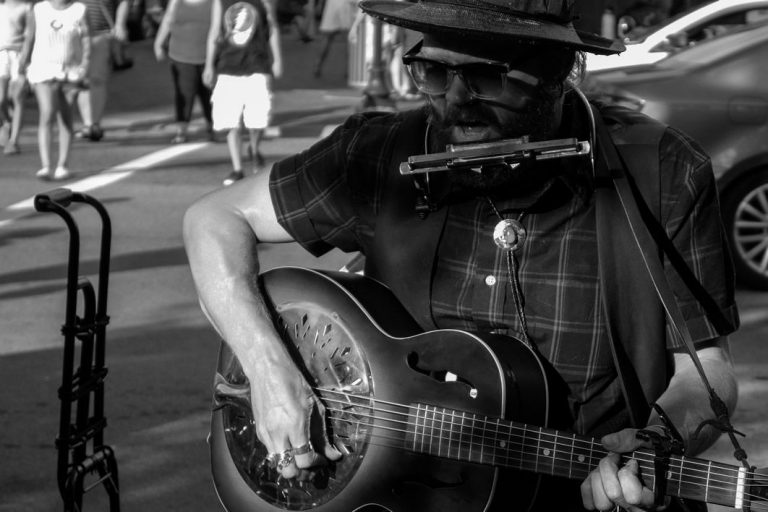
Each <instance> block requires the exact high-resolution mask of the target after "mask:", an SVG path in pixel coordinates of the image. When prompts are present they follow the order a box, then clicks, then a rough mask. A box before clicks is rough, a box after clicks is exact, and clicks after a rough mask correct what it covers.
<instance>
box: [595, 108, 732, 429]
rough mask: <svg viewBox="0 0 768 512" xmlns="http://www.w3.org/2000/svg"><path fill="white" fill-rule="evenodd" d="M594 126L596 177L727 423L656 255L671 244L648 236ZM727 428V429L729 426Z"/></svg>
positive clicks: (618, 162)
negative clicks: (610, 194)
mask: <svg viewBox="0 0 768 512" xmlns="http://www.w3.org/2000/svg"><path fill="white" fill-rule="evenodd" d="M595 125H596V130H597V133H598V135H599V137H598V138H599V140H600V141H601V142H602V144H599V145H598V155H597V159H596V165H598V166H601V167H602V166H605V167H603V169H601V170H598V169H597V168H596V174H597V175H598V176H600V177H602V178H605V177H607V178H609V179H610V181H611V182H612V184H613V187H614V189H615V190H616V193H617V195H618V199H619V203H620V204H621V208H622V210H623V212H624V214H625V217H626V220H627V221H628V224H629V228H630V231H631V233H632V238H633V239H634V241H635V245H636V246H637V248H638V249H639V251H640V256H641V259H642V262H643V264H644V265H645V268H646V270H647V273H648V276H649V277H650V279H651V282H652V284H653V288H654V289H655V292H656V294H657V295H658V298H659V300H660V302H661V305H662V307H663V309H664V312H665V314H666V316H667V319H668V325H669V326H670V328H671V330H672V332H673V333H674V335H675V336H677V337H678V338H680V339H681V340H682V341H683V343H684V345H685V347H686V349H687V351H688V354H689V355H690V357H691V359H692V361H693V363H694V365H695V367H696V370H697V371H698V372H699V376H700V377H701V380H702V382H703V383H704V386H705V388H706V390H707V392H708V394H709V396H710V403H711V404H712V407H713V410H714V411H715V414H716V415H717V417H718V419H719V420H721V421H722V420H723V419H724V420H727V414H728V413H727V408H725V407H724V405H723V402H722V400H721V399H720V398H719V397H718V396H717V394H716V393H715V391H714V389H713V388H712V386H711V385H710V383H709V380H708V379H707V376H706V374H705V373H704V369H703V367H702V365H701V361H700V360H699V357H698V356H697V355H696V348H695V347H694V345H693V341H692V339H691V334H690V332H689V330H688V326H687V324H686V322H685V318H684V317H683V314H682V311H681V310H680V307H679V306H678V304H677V300H676V299H675V296H674V294H673V292H672V289H671V287H670V285H669V282H668V281H667V279H666V275H665V274H664V269H663V266H662V262H661V261H660V259H659V254H658V252H657V251H658V248H659V246H660V245H661V246H662V247H664V246H667V247H668V246H669V244H671V242H669V244H665V243H661V244H660V243H659V242H658V241H657V240H656V239H654V235H653V234H651V231H650V230H649V228H648V226H647V224H646V222H645V221H644V219H643V216H642V213H641V211H640V208H639V206H638V199H637V196H636V194H638V191H637V190H636V186H635V184H634V183H633V182H632V178H631V176H629V174H628V173H627V171H626V166H625V164H624V162H623V160H622V158H621V155H620V154H619V152H618V151H617V149H616V147H615V146H614V144H613V143H612V142H611V137H610V134H609V133H608V130H607V128H606V126H605V124H604V123H603V122H602V119H600V116H599V115H597V116H595ZM657 236H658V234H657ZM709 313H711V311H708V314H709ZM716 321H717V320H716ZM727 425H728V426H730V423H728V424H727Z"/></svg>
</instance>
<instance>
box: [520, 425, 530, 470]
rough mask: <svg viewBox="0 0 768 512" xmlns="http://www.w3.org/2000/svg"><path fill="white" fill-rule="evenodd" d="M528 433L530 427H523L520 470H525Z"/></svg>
mask: <svg viewBox="0 0 768 512" xmlns="http://www.w3.org/2000/svg"><path fill="white" fill-rule="evenodd" d="M527 433H528V425H523V440H522V441H521V443H520V469H523V462H525V447H526V444H527V443H526V442H525V436H526V434H527Z"/></svg>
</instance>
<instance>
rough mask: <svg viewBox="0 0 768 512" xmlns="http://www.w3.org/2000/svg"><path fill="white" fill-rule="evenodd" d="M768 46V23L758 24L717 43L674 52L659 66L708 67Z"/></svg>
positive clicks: (678, 67)
mask: <svg viewBox="0 0 768 512" xmlns="http://www.w3.org/2000/svg"><path fill="white" fill-rule="evenodd" d="M766 44H768V23H763V24H758V25H756V26H755V27H754V28H753V27H749V28H746V29H744V30H740V31H738V30H737V31H735V32H734V33H733V34H728V35H726V36H725V37H723V38H722V39H718V40H717V41H713V40H709V39H707V40H702V41H700V42H699V43H698V44H692V45H690V46H688V47H687V48H686V49H684V50H682V51H679V52H674V53H672V54H671V55H670V56H669V57H667V58H666V59H664V60H662V61H660V62H659V63H658V64H657V67H658V68H659V69H669V70H675V69H682V68H684V67H687V66H691V65H707V64H709V63H712V62H716V61H719V60H723V59H727V58H729V57H730V56H732V55H734V54H737V53H744V52H750V51H751V50H750V48H752V47H754V46H763V47H764V46H765V45H766Z"/></svg>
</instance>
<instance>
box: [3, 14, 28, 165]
mask: <svg viewBox="0 0 768 512" xmlns="http://www.w3.org/2000/svg"><path fill="white" fill-rule="evenodd" d="M31 17H32V4H31V3H28V2H26V1H25V0H5V2H0V145H3V146H4V147H5V148H4V150H3V154H5V155H14V154H16V153H18V152H19V132H20V131H21V122H22V120H23V118H24V93H25V92H26V85H27V80H26V77H25V76H24V75H23V74H21V73H20V72H19V71H20V67H21V61H20V57H21V49H22V46H23V44H24V38H25V36H26V34H27V30H29V29H30V18H31Z"/></svg>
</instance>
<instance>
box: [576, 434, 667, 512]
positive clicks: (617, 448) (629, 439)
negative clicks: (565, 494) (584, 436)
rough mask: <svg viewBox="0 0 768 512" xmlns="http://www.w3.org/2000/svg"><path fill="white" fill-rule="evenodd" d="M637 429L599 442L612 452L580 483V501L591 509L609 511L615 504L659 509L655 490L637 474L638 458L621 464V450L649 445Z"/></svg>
mask: <svg viewBox="0 0 768 512" xmlns="http://www.w3.org/2000/svg"><path fill="white" fill-rule="evenodd" d="M636 436H637V429H634V428H628V429H624V430H622V431H620V432H616V433H615V434H609V435H607V436H605V437H603V438H602V439H601V440H600V441H601V442H602V443H603V447H604V448H605V449H606V450H609V451H610V452H611V453H609V454H608V456H607V457H605V458H603V459H602V460H600V464H599V465H598V467H597V468H595V469H594V470H592V472H591V473H590V474H589V476H587V478H586V479H585V480H584V481H583V482H582V484H581V500H582V502H583V503H584V507H585V508H587V509H588V510H610V509H612V508H613V507H615V506H616V505H619V506H620V507H622V508H624V509H625V510H629V511H631V512H641V511H647V510H656V507H655V506H654V499H653V498H654V496H653V491H652V490H651V489H649V488H648V487H646V486H645V485H643V482H642V481H641V480H640V477H639V476H638V474H639V471H638V465H637V461H635V460H631V459H630V460H629V461H628V462H627V463H626V464H624V465H623V466H620V464H621V455H620V454H622V453H628V452H632V451H635V450H636V449H638V448H645V447H648V444H646V443H645V442H644V441H642V440H640V439H637V437H636Z"/></svg>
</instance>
